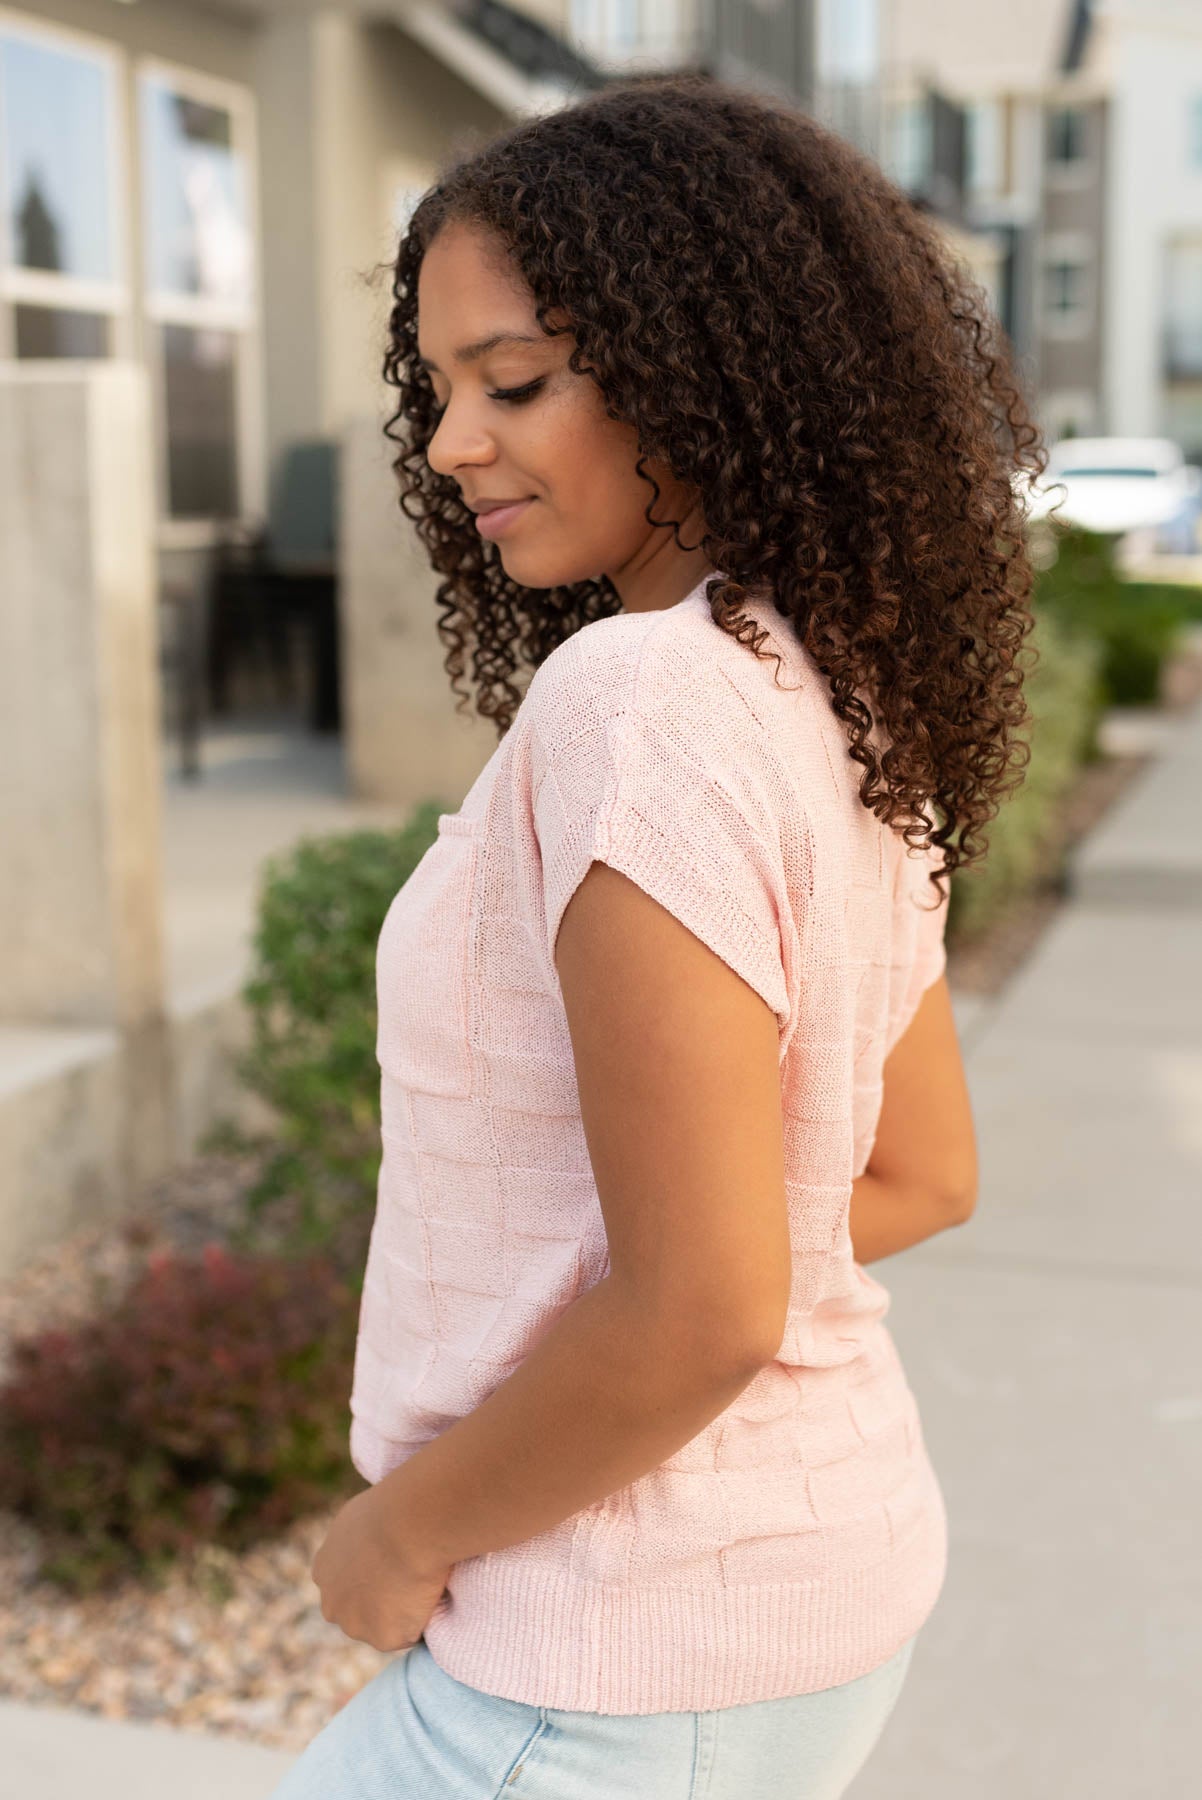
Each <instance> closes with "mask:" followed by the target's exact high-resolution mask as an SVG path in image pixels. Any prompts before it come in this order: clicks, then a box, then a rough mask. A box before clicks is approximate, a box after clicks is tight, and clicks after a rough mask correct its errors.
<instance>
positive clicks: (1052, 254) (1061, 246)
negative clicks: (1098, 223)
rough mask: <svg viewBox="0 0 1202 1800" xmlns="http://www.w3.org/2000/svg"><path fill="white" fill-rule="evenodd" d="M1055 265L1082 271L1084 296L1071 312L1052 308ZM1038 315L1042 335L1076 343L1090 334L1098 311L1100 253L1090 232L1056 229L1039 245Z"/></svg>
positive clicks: (1054, 340) (1055, 340)
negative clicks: (1051, 280)
mask: <svg viewBox="0 0 1202 1800" xmlns="http://www.w3.org/2000/svg"><path fill="white" fill-rule="evenodd" d="M1053 265H1065V266H1071V265H1075V266H1076V267H1078V268H1079V269H1080V270H1081V271H1082V281H1081V286H1082V299H1081V302H1080V304H1079V305H1078V306H1077V307H1076V308H1075V309H1074V310H1073V311H1071V312H1069V313H1059V314H1053V313H1052V312H1050V311H1049V299H1050V295H1049V282H1048V270H1049V269H1050V268H1051V267H1052V266H1053ZM1037 267H1038V275H1037V290H1038V291H1037V297H1036V317H1037V318H1038V320H1039V330H1040V334H1041V336H1042V337H1044V338H1046V339H1048V340H1050V341H1052V342H1055V343H1073V342H1077V341H1079V340H1080V339H1082V338H1085V337H1088V336H1089V335H1090V333H1091V332H1092V331H1093V329H1094V323H1095V316H1096V312H1097V279H1098V271H1097V254H1096V246H1095V245H1094V243H1093V241H1092V240H1091V238H1090V236H1089V234H1088V232H1084V231H1052V232H1048V233H1046V234H1045V236H1044V237H1043V238H1042V240H1041V242H1040V245H1039V258H1038V264H1037Z"/></svg>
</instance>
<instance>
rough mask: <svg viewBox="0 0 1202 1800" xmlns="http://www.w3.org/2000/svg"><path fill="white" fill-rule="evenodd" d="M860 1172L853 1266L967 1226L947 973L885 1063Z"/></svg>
mask: <svg viewBox="0 0 1202 1800" xmlns="http://www.w3.org/2000/svg"><path fill="white" fill-rule="evenodd" d="M884 1082H885V1091H884V1097H883V1099H882V1103H881V1115H880V1118H879V1120H878V1122H877V1130H876V1138H875V1140H874V1142H873V1146H872V1153H871V1155H870V1156H869V1158H868V1166H867V1168H866V1169H865V1171H864V1173H863V1174H862V1175H861V1176H859V1177H858V1179H857V1180H856V1181H855V1182H854V1183H853V1185H852V1199H851V1216H850V1220H849V1229H850V1232H851V1242H852V1250H853V1252H854V1254H855V1259H856V1261H857V1262H858V1263H869V1262H875V1261H876V1260H877V1259H878V1258H879V1257H882V1256H893V1255H894V1254H895V1253H896V1252H897V1251H898V1250H905V1249H908V1248H909V1246H910V1245H911V1244H918V1243H921V1242H922V1241H923V1239H924V1238H929V1237H934V1236H935V1234H936V1233H937V1232H940V1231H946V1230H947V1229H948V1227H949V1226H952V1225H962V1224H963V1223H964V1221H965V1220H966V1219H968V1218H971V1216H972V1212H973V1208H974V1207H975V1205H976V1200H977V1181H978V1169H977V1148H976V1136H975V1132H974V1128H973V1118H972V1105H971V1101H970V1099H969V1093H968V1081H967V1078H966V1076H965V1073H964V1062H963V1058H962V1056H961V1053H960V1041H959V1038H958V1036H957V1033H956V1020H955V1015H954V1013H953V1011H952V1002H951V993H950V990H949V988H948V984H947V977H946V975H941V976H940V978H939V980H938V981H934V982H932V983H931V985H930V987H928V988H927V990H926V992H925V993H924V994H923V996H922V999H921V1000H920V1001H919V1003H918V1007H917V1009H916V1010H915V1013H914V1017H913V1018H912V1019H911V1021H910V1023H909V1025H908V1026H907V1027H906V1029H905V1031H904V1032H903V1033H902V1035H901V1037H900V1038H899V1039H898V1041H897V1043H896V1044H895V1045H894V1047H893V1049H892V1051H891V1052H890V1055H889V1057H888V1059H887V1060H886V1063H885V1069H884Z"/></svg>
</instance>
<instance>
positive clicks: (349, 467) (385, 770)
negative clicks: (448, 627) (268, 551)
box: [339, 412, 499, 811]
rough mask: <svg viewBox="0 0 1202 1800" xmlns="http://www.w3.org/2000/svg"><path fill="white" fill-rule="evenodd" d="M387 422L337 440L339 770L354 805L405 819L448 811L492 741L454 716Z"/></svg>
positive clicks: (427, 582) (369, 419)
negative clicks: (405, 814)
mask: <svg viewBox="0 0 1202 1800" xmlns="http://www.w3.org/2000/svg"><path fill="white" fill-rule="evenodd" d="M384 417H385V413H384V412H381V413H380V415H379V417H375V416H370V415H365V416H363V417H361V418H356V419H354V420H352V421H351V423H350V424H349V426H348V427H347V428H346V430H345V431H344V432H343V434H342V440H341V443H342V452H341V468H342V479H341V482H340V524H339V533H340V546H341V561H340V571H339V580H340V590H339V607H340V613H341V621H342V646H341V649H342V670H343V691H342V716H343V721H344V739H345V752H346V766H347V771H348V775H349V779H350V783H351V789H352V792H353V793H354V794H355V795H356V796H357V797H358V798H360V799H365V800H382V801H388V802H391V803H393V804H397V805H400V806H403V807H405V808H412V807H414V806H416V805H418V804H419V803H420V802H421V801H423V800H435V799H437V800H441V801H443V802H444V803H445V805H446V807H447V809H448V810H450V811H454V810H455V809H456V808H457V807H458V806H459V804H460V802H461V800H462V799H463V796H464V795H465V794H466V793H467V791H468V789H469V788H470V787H471V785H472V782H473V781H474V780H475V779H476V776H477V775H478V774H479V773H480V771H481V769H482V768H483V767H484V765H485V763H486V762H487V761H488V759H489V757H490V756H491V755H492V753H493V751H494V750H495V749H496V747H497V744H498V742H499V740H498V737H497V732H496V727H495V726H494V725H492V724H491V723H490V722H489V721H488V720H487V719H481V718H480V717H479V716H478V715H477V714H475V713H474V712H473V713H468V712H462V713H457V712H456V710H455V708H456V704H457V696H456V695H455V693H454V692H453V691H452V689H451V685H450V680H449V677H448V675H447V673H446V670H445V669H444V668H443V659H444V657H445V656H446V649H445V647H444V645H443V643H442V640H441V639H440V638H439V636H438V633H437V630H436V623H437V620H438V618H439V616H440V614H439V609H438V606H437V604H436V602H435V598H434V594H435V589H436V587H437V585H438V578H437V576H435V574H434V573H433V571H432V570H431V568H430V566H429V563H428V562H427V560H426V557H425V553H424V551H423V550H422V547H421V544H420V542H419V540H418V537H417V534H416V532H415V530H414V528H413V525H412V523H411V522H410V521H409V520H407V519H406V518H405V517H404V515H403V514H402V512H401V510H400V505H399V503H398V499H397V484H396V477H395V476H394V474H393V473H392V470H391V469H390V468H389V467H388V463H389V461H390V459H391V458H392V457H393V456H395V454H396V448H395V446H394V445H393V444H392V443H391V442H390V440H388V439H387V438H385V437H384V435H383V431H382V429H381V425H382V421H383V419H384ZM463 685H464V686H466V687H468V688H469V689H470V685H471V684H470V680H469V678H468V676H467V674H466V672H465V676H464V680H463Z"/></svg>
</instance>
